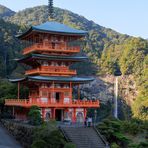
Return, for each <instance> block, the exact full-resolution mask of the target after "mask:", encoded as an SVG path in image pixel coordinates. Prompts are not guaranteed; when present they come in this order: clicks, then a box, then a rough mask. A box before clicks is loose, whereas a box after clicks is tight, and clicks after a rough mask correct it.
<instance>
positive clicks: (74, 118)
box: [73, 108, 76, 122]
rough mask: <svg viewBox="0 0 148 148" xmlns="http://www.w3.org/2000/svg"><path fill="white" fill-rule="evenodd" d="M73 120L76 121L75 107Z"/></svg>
mask: <svg viewBox="0 0 148 148" xmlns="http://www.w3.org/2000/svg"><path fill="white" fill-rule="evenodd" d="M73 122H76V108H74V109H73Z"/></svg>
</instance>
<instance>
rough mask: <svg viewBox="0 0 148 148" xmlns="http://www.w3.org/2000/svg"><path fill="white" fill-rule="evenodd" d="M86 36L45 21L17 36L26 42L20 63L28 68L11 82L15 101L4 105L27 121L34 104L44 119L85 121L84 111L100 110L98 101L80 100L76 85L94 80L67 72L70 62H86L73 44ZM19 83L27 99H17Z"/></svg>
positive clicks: (82, 32) (84, 32)
mask: <svg viewBox="0 0 148 148" xmlns="http://www.w3.org/2000/svg"><path fill="white" fill-rule="evenodd" d="M86 34H87V32H86V31H83V30H77V29H74V28H70V27H68V26H66V25H64V24H60V23H57V22H46V23H43V24H41V25H38V26H32V27H31V28H30V29H29V30H28V31H27V32H25V33H23V34H22V35H19V36H18V39H20V40H22V41H25V43H26V48H25V49H23V51H22V53H23V55H24V57H23V58H22V59H20V60H19V62H21V63H23V64H25V65H27V67H28V68H29V67H30V69H28V70H27V71H26V72H25V77H24V78H21V79H11V80H10V81H11V82H13V83H18V98H17V99H7V100H5V105H7V106H12V108H13V114H14V116H15V117H16V118H19V119H26V117H27V113H28V112H29V108H30V107H31V106H34V105H35V106H38V107H40V109H41V115H42V118H43V119H44V120H50V119H55V120H58V121H63V120H65V119H70V120H71V121H72V122H84V119H85V117H86V114H87V109H88V108H98V107H99V101H98V100H95V101H92V100H83V99H80V89H79V85H81V84H84V83H89V82H90V81H93V78H90V77H78V76H77V71H76V70H72V69H70V66H71V65H72V64H73V63H75V62H81V61H84V60H86V59H87V57H81V56H78V55H77V54H78V53H79V52H80V46H78V44H75V43H77V42H78V41H79V40H82V39H83V37H85V35H86ZM20 84H21V85H25V86H27V87H28V88H29V96H28V99H20V93H19V92H20ZM76 86H77V87H76ZM74 87H76V88H78V95H77V96H78V98H74V96H73V88H74ZM18 107H19V108H21V111H20V109H18Z"/></svg>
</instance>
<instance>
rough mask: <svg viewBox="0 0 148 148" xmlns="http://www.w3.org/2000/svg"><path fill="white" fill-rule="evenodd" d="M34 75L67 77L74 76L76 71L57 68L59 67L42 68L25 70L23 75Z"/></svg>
mask: <svg viewBox="0 0 148 148" xmlns="http://www.w3.org/2000/svg"><path fill="white" fill-rule="evenodd" d="M35 74H39V75H55V76H57V75H58V76H59V75H61V76H68V75H76V74H77V71H76V70H70V69H67V68H63V67H59V66H42V67H40V68H36V69H31V70H27V71H26V72H25V75H35Z"/></svg>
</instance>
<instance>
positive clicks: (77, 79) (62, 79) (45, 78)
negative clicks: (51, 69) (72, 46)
mask: <svg viewBox="0 0 148 148" xmlns="http://www.w3.org/2000/svg"><path fill="white" fill-rule="evenodd" d="M26 80H28V81H42V82H50V81H57V82H73V83H88V82H90V81H93V80H94V78H92V77H56V76H55V77H54V76H51V77H49V76H27V77H24V78H21V79H9V81H11V82H13V83H16V82H20V81H26Z"/></svg>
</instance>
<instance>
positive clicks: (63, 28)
mask: <svg viewBox="0 0 148 148" xmlns="http://www.w3.org/2000/svg"><path fill="white" fill-rule="evenodd" d="M32 31H35V32H43V33H51V34H61V35H72V36H86V35H87V34H88V32H87V31H83V30H78V29H74V28H70V27H69V26H67V25H64V24H61V23H58V22H46V23H43V24H41V25H37V26H32V27H30V28H29V29H28V30H27V31H26V32H25V33H23V34H21V35H17V36H16V37H17V38H19V39H23V38H25V36H27V35H28V34H29V33H31V32H32Z"/></svg>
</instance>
